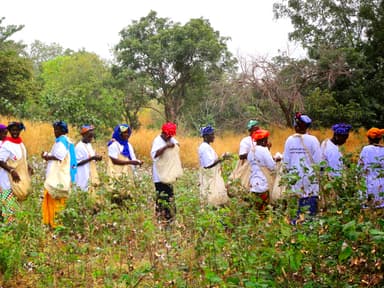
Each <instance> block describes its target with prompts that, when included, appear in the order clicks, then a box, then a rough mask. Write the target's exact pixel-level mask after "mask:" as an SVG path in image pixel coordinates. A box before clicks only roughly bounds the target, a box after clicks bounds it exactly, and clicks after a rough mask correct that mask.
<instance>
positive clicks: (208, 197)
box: [200, 164, 229, 206]
mask: <svg viewBox="0 0 384 288" xmlns="http://www.w3.org/2000/svg"><path fill="white" fill-rule="evenodd" d="M200 196H201V198H202V200H203V202H204V203H207V204H209V205H213V206H220V205H223V204H225V203H227V202H228V201H229V197H228V195H227V189H226V188H225V183H224V179H223V177H222V176H221V166H220V164H217V165H216V166H214V167H212V168H209V169H204V168H201V169H200Z"/></svg>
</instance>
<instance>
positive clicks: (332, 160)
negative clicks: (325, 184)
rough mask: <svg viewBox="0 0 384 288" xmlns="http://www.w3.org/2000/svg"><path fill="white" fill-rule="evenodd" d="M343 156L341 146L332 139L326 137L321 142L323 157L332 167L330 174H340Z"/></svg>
mask: <svg viewBox="0 0 384 288" xmlns="http://www.w3.org/2000/svg"><path fill="white" fill-rule="evenodd" d="M342 157H343V155H342V154H341V152H340V149H339V146H338V145H336V144H334V143H333V142H332V141H331V140H330V139H326V140H324V141H323V142H322V143H321V158H322V160H324V161H325V162H327V165H328V167H330V168H332V171H331V172H329V175H331V176H340V174H341V172H340V171H341V170H342V169H343V161H342Z"/></svg>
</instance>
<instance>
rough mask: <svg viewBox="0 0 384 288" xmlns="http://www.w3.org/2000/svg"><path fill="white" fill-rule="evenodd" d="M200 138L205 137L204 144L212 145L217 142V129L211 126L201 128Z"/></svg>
mask: <svg viewBox="0 0 384 288" xmlns="http://www.w3.org/2000/svg"><path fill="white" fill-rule="evenodd" d="M200 136H201V137H203V140H204V142H207V143H212V142H213V141H215V129H214V128H213V127H212V126H211V125H207V126H205V127H201V128H200Z"/></svg>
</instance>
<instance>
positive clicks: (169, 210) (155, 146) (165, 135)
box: [151, 122, 181, 222]
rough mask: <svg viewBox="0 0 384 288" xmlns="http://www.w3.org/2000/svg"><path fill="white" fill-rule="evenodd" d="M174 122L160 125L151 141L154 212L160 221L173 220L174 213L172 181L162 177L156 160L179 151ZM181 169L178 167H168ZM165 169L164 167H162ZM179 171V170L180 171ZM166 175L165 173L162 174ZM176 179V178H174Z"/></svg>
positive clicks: (176, 153) (158, 160)
mask: <svg viewBox="0 0 384 288" xmlns="http://www.w3.org/2000/svg"><path fill="white" fill-rule="evenodd" d="M176 129H177V126H176V124H175V123H172V122H167V123H164V124H163V126H162V127H161V134H160V135H158V136H156V138H155V139H154V140H153V142H152V148H151V158H152V160H153V166H152V179H153V183H154V184H155V189H156V214H157V216H158V217H159V219H160V220H162V221H167V222H171V221H172V220H174V217H175V214H176V205H175V196H174V191H173V184H172V182H173V181H165V180H164V177H163V176H162V174H164V173H161V172H162V171H159V167H158V162H161V161H162V158H163V157H164V156H165V155H166V154H167V153H168V152H170V150H175V151H173V152H175V153H174V154H175V155H176V156H177V155H178V153H179V152H178V151H179V142H178V141H177V140H176V138H175V136H176ZM175 164H177V165H180V162H179V161H178V162H173V163H170V165H175ZM169 168H172V169H173V168H176V170H178V169H181V165H180V167H169ZM164 170H165V169H164ZM180 173H181V172H180ZM164 176H166V175H164ZM174 180H176V179H174Z"/></svg>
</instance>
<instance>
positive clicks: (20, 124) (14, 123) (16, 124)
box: [7, 122, 25, 130]
mask: <svg viewBox="0 0 384 288" xmlns="http://www.w3.org/2000/svg"><path fill="white" fill-rule="evenodd" d="M12 126H17V127H18V128H19V129H20V130H25V126H24V124H23V122H9V123H8V127H7V129H8V130H9V128H11V127H12Z"/></svg>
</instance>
